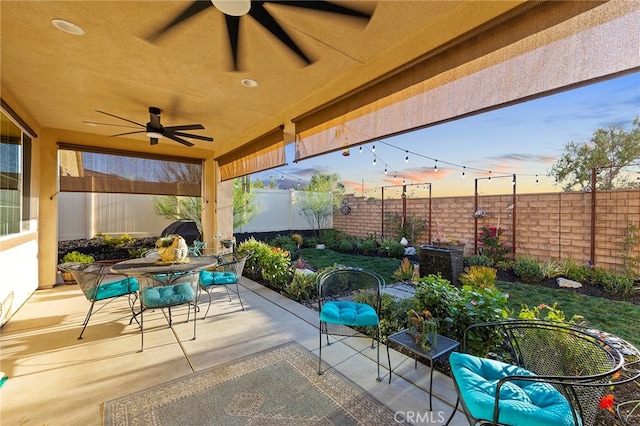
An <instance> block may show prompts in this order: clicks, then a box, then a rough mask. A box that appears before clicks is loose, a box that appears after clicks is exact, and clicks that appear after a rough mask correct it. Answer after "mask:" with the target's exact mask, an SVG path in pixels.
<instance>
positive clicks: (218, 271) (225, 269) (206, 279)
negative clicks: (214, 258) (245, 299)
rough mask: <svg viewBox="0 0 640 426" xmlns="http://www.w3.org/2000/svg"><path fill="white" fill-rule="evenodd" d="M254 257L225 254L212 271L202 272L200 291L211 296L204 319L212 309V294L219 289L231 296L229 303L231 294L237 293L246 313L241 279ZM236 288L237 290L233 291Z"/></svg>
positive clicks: (220, 257)
mask: <svg viewBox="0 0 640 426" xmlns="http://www.w3.org/2000/svg"><path fill="white" fill-rule="evenodd" d="M252 255H253V253H251V252H249V253H246V254H245V255H244V256H243V257H238V255H237V254H232V253H229V254H223V255H221V256H219V257H218V259H219V260H218V265H216V267H215V268H213V269H212V270H204V271H200V277H199V285H200V289H201V290H204V291H206V292H207V295H208V296H209V305H208V306H207V311H206V312H205V314H204V317H202V319H205V318H206V317H207V314H208V313H209V309H210V308H211V302H212V298H211V293H212V292H213V290H215V289H216V288H219V287H224V288H225V290H226V291H227V296H229V302H231V292H234V293H236V295H237V296H238V300H239V301H240V306H241V307H242V310H243V311H244V304H243V303H242V297H240V286H239V282H240V278H241V277H242V271H243V270H244V265H245V263H246V262H247V260H248V259H249V258H250V257H251V256H252ZM233 287H235V290H233Z"/></svg>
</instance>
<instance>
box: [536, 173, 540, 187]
mask: <svg viewBox="0 0 640 426" xmlns="http://www.w3.org/2000/svg"><path fill="white" fill-rule="evenodd" d="M539 183H540V181H539V180H538V175H536V185H537V184H539Z"/></svg>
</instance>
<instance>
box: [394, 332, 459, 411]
mask: <svg viewBox="0 0 640 426" xmlns="http://www.w3.org/2000/svg"><path fill="white" fill-rule="evenodd" d="M391 343H392V344H394V345H397V346H401V347H403V348H405V349H406V350H408V351H409V352H410V353H412V354H413V356H414V358H415V366H414V368H418V357H422V358H424V359H426V360H427V361H429V367H430V368H431V373H430V375H429V411H433V405H432V402H431V390H432V389H433V365H434V363H435V362H437V361H439V360H440V359H441V358H443V357H444V356H445V355H447V354H448V353H450V352H452V351H454V350H456V349H457V348H458V346H460V343H458V342H456V341H455V340H453V339H449V338H448V337H444V336H441V335H439V334H438V339H437V342H436V345H435V347H433V348H431V350H429V351H425V350H424V349H422V348H421V347H420V346H418V345H417V344H416V342H415V341H414V340H413V337H412V336H411V335H410V334H409V333H408V332H407V330H406V329H405V330H402V331H399V332H397V333H395V334H392V335H390V336H388V337H387V360H388V361H389V383H391V374H392V372H393V370H392V369H391V356H390V355H389V345H390V344H391Z"/></svg>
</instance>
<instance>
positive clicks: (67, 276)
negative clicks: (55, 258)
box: [58, 250, 95, 285]
mask: <svg viewBox="0 0 640 426" xmlns="http://www.w3.org/2000/svg"><path fill="white" fill-rule="evenodd" d="M94 261H95V259H94V258H93V256H91V255H90V254H84V253H80V252H79V251H76V250H74V251H72V252H69V253H67V254H65V255H64V256H63V257H62V260H61V262H60V264H63V263H72V262H74V263H75V262H77V263H93V262H94ZM58 270H59V271H60V274H61V275H62V281H64V283H65V284H67V285H72V284H77V282H76V280H75V278H73V274H72V273H71V272H69V271H65V270H62V269H60V268H58Z"/></svg>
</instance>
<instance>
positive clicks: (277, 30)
mask: <svg viewBox="0 0 640 426" xmlns="http://www.w3.org/2000/svg"><path fill="white" fill-rule="evenodd" d="M249 15H251V16H252V17H253V18H254V19H255V20H256V21H258V23H259V24H260V25H262V26H263V27H265V28H266V29H267V30H268V31H269V32H270V33H271V34H273V35H274V36H276V37H277V38H278V40H280V41H281V42H282V43H284V44H285V45H286V46H287V47H288V48H289V49H291V50H292V51H293V52H295V54H296V55H298V56H299V57H300V58H301V59H302V60H303V61H305V62H306V63H307V65H308V64H310V63H311V60H310V59H309V58H308V57H307V55H305V54H304V52H302V50H300V48H299V47H298V45H297V44H295V43H294V41H293V40H291V38H290V37H289V35H288V34H287V33H286V32H285V31H284V30H283V29H282V27H281V26H280V24H278V22H277V21H276V20H275V19H273V16H271V14H270V13H269V12H267V10H266V9H265V8H264V5H263V3H262V2H255V3H252V4H251V10H249Z"/></svg>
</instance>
